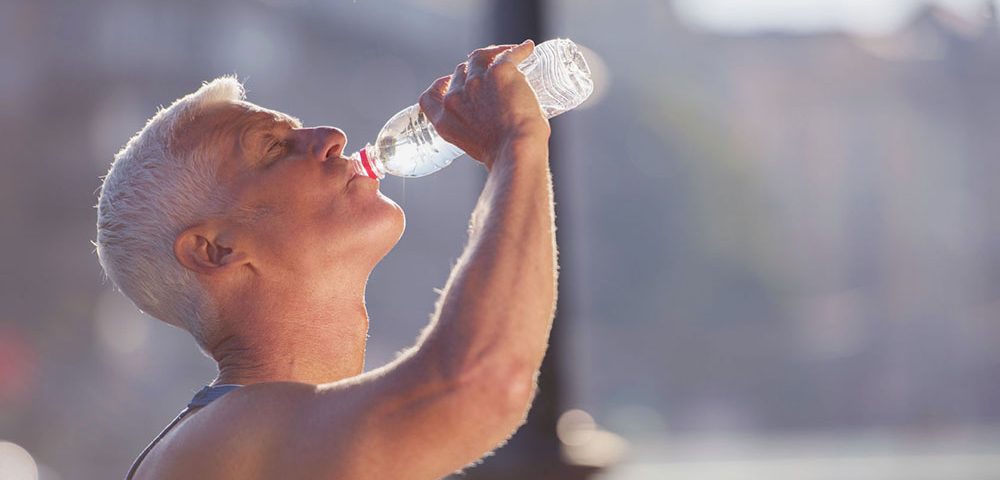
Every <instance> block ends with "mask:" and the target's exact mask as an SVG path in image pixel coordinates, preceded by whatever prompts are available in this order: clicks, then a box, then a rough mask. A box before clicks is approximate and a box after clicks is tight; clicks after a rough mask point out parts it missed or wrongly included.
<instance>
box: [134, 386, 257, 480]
mask: <svg viewBox="0 0 1000 480" xmlns="http://www.w3.org/2000/svg"><path fill="white" fill-rule="evenodd" d="M242 386H243V385H236V384H223V385H209V386H206V387H204V388H202V389H201V390H199V391H198V393H196V394H194V398H192V399H191V401H190V402H188V404H187V407H184V410H181V413H179V414H178V415H177V417H175V418H174V420H173V421H172V422H170V424H168V425H167V426H166V428H164V429H163V431H161V432H160V434H159V435H157V436H156V438H154V439H153V441H152V442H149V445H146V448H144V449H143V450H142V453H140V454H139V456H138V457H137V458H136V459H135V462H133V463H132V467H131V468H129V469H128V474H127V475H126V476H125V480H132V477H134V476H135V472H136V471H138V470H139V463H141V462H142V460H143V459H144V458H146V455H149V451H150V450H152V449H153V447H154V446H155V445H156V444H157V443H158V442H159V441H160V440H162V439H163V437H164V436H166V435H167V432H169V431H170V430H171V429H172V428H174V426H176V425H177V424H178V423H180V421H181V420H183V419H184V417H186V416H188V414H189V413H191V409H193V408H201V407H204V406H205V405H208V404H210V403H212V402H214V401H215V400H218V399H219V398H220V397H222V396H223V395H225V394H227V393H229V392H231V391H233V390H236V389H237V388H240V387H242Z"/></svg>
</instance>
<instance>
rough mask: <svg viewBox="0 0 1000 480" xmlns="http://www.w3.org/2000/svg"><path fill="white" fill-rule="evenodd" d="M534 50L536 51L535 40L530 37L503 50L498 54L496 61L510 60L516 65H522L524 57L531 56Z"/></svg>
mask: <svg viewBox="0 0 1000 480" xmlns="http://www.w3.org/2000/svg"><path fill="white" fill-rule="evenodd" d="M534 51H535V41H534V40H532V39H530V38H529V39H527V40H525V41H524V42H522V43H521V44H520V45H518V46H516V47H514V48H511V49H509V50H505V51H503V52H501V53H500V54H499V55H497V58H496V61H495V62H494V63H500V62H510V63H513V64H514V65H515V66H516V65H520V64H521V62H523V61H524V59H526V58H528V57H530V56H531V52H534Z"/></svg>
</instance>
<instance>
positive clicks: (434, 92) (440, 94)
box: [420, 75, 451, 119]
mask: <svg viewBox="0 0 1000 480" xmlns="http://www.w3.org/2000/svg"><path fill="white" fill-rule="evenodd" d="M450 83H451V76H450V75H445V76H443V77H441V78H439V79H437V80H434V83H432V84H431V86H429V87H427V90H424V93H422V94H421V95H420V109H421V110H423V111H424V115H426V116H427V118H430V119H436V118H438V117H439V116H440V114H441V111H442V110H443V109H444V106H443V103H442V102H444V94H445V92H446V91H447V90H448V84H450Z"/></svg>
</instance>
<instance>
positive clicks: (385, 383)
mask: <svg viewBox="0 0 1000 480" xmlns="http://www.w3.org/2000/svg"><path fill="white" fill-rule="evenodd" d="M515 370H517V369H507V368H504V369H501V368H496V367H489V368H487V367H484V368H482V369H480V370H479V371H475V372H468V373H466V374H463V375H461V376H458V377H457V378H455V379H445V378H444V377H441V376H438V375H436V374H435V373H434V371H433V369H429V368H426V365H423V364H422V362H421V361H420V360H419V351H418V352H415V353H414V354H413V355H411V356H409V357H406V358H402V359H400V360H399V361H397V362H393V363H392V364H390V365H388V366H386V367H384V368H382V369H379V370H376V371H373V372H368V373H366V374H364V375H361V376H358V377H354V378H352V379H348V380H344V381H341V382H337V383H333V384H328V385H321V386H312V385H306V384H295V383H264V384H255V385H250V386H247V387H244V388H242V389H240V390H238V391H236V392H233V393H231V394H229V395H227V396H226V397H223V398H222V399H220V400H218V401H216V402H215V404H213V405H211V406H209V407H207V408H206V409H205V411H204V412H202V413H201V414H199V415H196V416H195V417H193V418H191V419H190V422H189V425H186V426H185V427H184V428H182V429H180V430H181V431H178V432H177V434H178V437H182V438H176V439H171V441H169V442H165V443H167V444H168V445H164V447H167V448H166V449H165V451H164V452H163V453H164V454H165V455H160V456H161V457H163V458H164V459H165V460H166V459H168V458H173V459H174V461H171V462H169V463H172V464H174V465H173V466H174V469H173V470H171V471H174V472H175V473H176V472H177V470H176V468H183V469H184V470H185V471H188V472H197V473H198V474H199V475H202V476H204V475H208V474H209V472H217V473H218V474H217V475H215V477H214V478H227V477H229V476H230V475H233V474H234V473H235V472H243V474H240V475H233V478H255V477H256V478H343V479H348V478H440V477H442V476H445V475H447V474H449V473H451V472H454V471H455V470H458V469H460V468H462V467H463V466H466V465H468V464H469V463H471V462H474V461H475V460H477V459H479V458H480V457H482V456H483V455H484V454H486V453H487V452H489V451H491V450H493V449H494V448H496V447H497V446H498V445H500V444H501V443H503V442H504V441H505V440H506V439H507V438H508V437H509V436H510V434H512V433H513V431H514V430H515V429H516V428H517V427H518V426H519V425H520V423H521V422H522V421H523V419H524V415H525V412H526V409H527V405H528V403H530V397H531V395H532V394H533V386H534V378H533V376H531V375H522V374H521V371H515ZM179 459H184V460H183V461H178V460H179ZM158 463H159V462H158ZM149 466H152V465H149ZM156 470H159V468H157V469H156Z"/></svg>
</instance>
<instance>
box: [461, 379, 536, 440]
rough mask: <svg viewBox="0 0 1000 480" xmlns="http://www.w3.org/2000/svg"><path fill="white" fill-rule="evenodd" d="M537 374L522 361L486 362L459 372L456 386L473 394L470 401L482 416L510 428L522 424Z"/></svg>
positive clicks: (530, 400)
mask: <svg viewBox="0 0 1000 480" xmlns="http://www.w3.org/2000/svg"><path fill="white" fill-rule="evenodd" d="M537 376H538V370H537V369H535V368H532V367H531V366H528V365H527V364H526V363H519V362H508V363H506V364H500V365H488V366H482V367H480V368H477V369H473V370H471V371H469V372H468V373H467V374H466V375H463V376H462V377H461V379H460V384H461V387H460V388H461V389H462V390H464V391H466V392H467V393H468V394H469V395H471V396H472V397H474V398H471V399H470V404H475V405H478V406H480V408H482V409H483V412H482V413H483V414H484V415H485V416H486V417H492V418H495V419H496V420H498V421H499V422H500V423H501V424H502V425H503V426H504V427H505V429H506V430H509V431H513V430H515V429H517V427H519V426H520V425H521V424H522V423H524V419H525V418H526V416H527V413H528V409H529V408H530V407H531V403H532V401H533V400H534V396H535V384H536V379H537ZM476 410H479V408H477V409H476Z"/></svg>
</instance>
